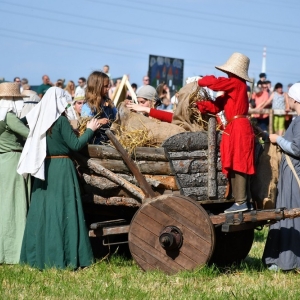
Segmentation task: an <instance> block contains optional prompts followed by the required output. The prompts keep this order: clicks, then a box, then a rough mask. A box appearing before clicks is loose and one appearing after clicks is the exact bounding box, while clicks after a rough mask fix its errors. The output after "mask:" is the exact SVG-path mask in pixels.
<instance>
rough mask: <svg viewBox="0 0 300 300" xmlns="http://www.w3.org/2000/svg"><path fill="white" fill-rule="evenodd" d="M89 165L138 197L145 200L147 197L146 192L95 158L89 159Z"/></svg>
mask: <svg viewBox="0 0 300 300" xmlns="http://www.w3.org/2000/svg"><path fill="white" fill-rule="evenodd" d="M88 166H89V167H90V168H91V169H92V170H93V171H95V172H96V173H98V174H100V175H102V176H104V177H106V178H108V179H110V180H111V181H113V182H115V183H117V184H118V185H120V186H122V187H124V188H125V189H126V190H128V191H129V192H130V193H132V194H133V195H134V196H136V197H137V198H138V199H140V200H143V199H144V198H145V194H144V192H143V191H142V190H141V189H140V188H138V187H137V186H135V185H133V184H131V183H130V182H128V181H127V180H125V179H124V178H122V177H120V176H117V175H116V174H115V173H113V172H111V171H110V170H108V169H106V168H105V167H103V166H101V165H99V164H97V162H95V161H94V160H93V159H89V160H88Z"/></svg>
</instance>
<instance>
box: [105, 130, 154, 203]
mask: <svg viewBox="0 0 300 300" xmlns="http://www.w3.org/2000/svg"><path fill="white" fill-rule="evenodd" d="M105 133H106V135H107V136H108V138H109V139H110V141H111V142H112V143H113V144H114V146H115V147H116V149H117V150H118V151H119V152H120V154H121V156H122V158H123V160H124V162H125V163H126V165H127V167H128V168H129V169H130V171H131V172H132V174H133V175H134V177H135V178H136V180H137V181H138V183H139V186H140V187H141V189H142V191H143V192H144V195H145V196H146V197H147V198H153V197H155V193H154V191H153V190H152V189H151V186H150V185H149V184H148V182H147V181H146V179H145V177H144V176H143V175H142V173H141V172H140V170H139V168H138V166H137V165H136V164H135V163H134V161H133V160H132V158H131V157H130V156H129V155H128V153H127V151H126V150H125V149H124V148H123V146H122V145H121V143H120V142H119V141H118V140H117V138H116V137H115V135H114V134H113V133H112V132H111V131H110V130H109V129H108V130H106V131H105ZM143 200H144V198H143V199H142V201H143Z"/></svg>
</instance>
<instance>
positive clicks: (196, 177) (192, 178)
mask: <svg viewBox="0 0 300 300" xmlns="http://www.w3.org/2000/svg"><path fill="white" fill-rule="evenodd" d="M177 181H178V184H179V186H180V187H181V188H186V187H202V186H203V187H205V186H207V187H208V182H209V174H208V173H194V174H177ZM215 182H216V191H217V185H218V186H222V185H226V184H227V182H228V180H227V178H226V176H225V175H224V174H223V173H221V172H218V173H217V174H216V179H215ZM215 196H216V194H215Z"/></svg>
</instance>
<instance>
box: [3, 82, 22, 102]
mask: <svg viewBox="0 0 300 300" xmlns="http://www.w3.org/2000/svg"><path fill="white" fill-rule="evenodd" d="M0 97H19V98H23V97H26V96H23V95H22V94H21V93H20V86H19V84H18V83H15V82H2V83H0Z"/></svg>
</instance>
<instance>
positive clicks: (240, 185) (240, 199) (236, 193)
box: [230, 171, 248, 204]
mask: <svg viewBox="0 0 300 300" xmlns="http://www.w3.org/2000/svg"><path fill="white" fill-rule="evenodd" d="M247 178H248V175H247V174H244V173H241V172H236V171H231V172H230V183H231V187H232V194H233V197H234V199H235V202H236V203H238V204H243V203H245V202H246V201H247V198H248V195H247V194H248V193H247V190H248V186H247Z"/></svg>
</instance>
